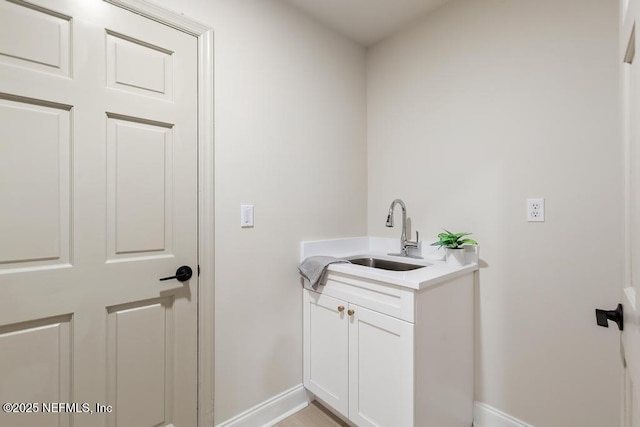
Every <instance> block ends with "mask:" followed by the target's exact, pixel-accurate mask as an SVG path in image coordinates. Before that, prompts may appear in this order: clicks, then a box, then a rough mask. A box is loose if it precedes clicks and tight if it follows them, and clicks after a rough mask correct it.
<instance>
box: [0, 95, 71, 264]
mask: <svg viewBox="0 0 640 427" xmlns="http://www.w3.org/2000/svg"><path fill="white" fill-rule="evenodd" d="M69 110H70V107H67V106H61V105H58V104H53V103H49V102H44V101H37V100H33V99H28V98H21V97H17V96H7V95H4V96H3V95H1V94H0V128H1V129H2V132H3V135H4V136H3V140H2V144H0V200H2V209H0V241H2V242H5V243H4V244H1V245H0V274H1V273H3V272H6V273H9V272H14V271H16V269H27V270H31V269H34V268H42V267H43V266H53V265H58V266H60V265H66V264H68V263H69V262H70V259H69V257H70V244H71V241H70V234H71V228H70V198H71V172H70V168H71V129H70V127H71V112H70V111H69Z"/></svg>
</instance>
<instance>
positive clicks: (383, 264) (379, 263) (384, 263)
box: [349, 258, 427, 271]
mask: <svg viewBox="0 0 640 427" xmlns="http://www.w3.org/2000/svg"><path fill="white" fill-rule="evenodd" d="M349 261H350V262H351V264H358V265H364V266H365V267H371V268H380V269H382V270H391V271H409V270H416V269H418V268H424V267H427V266H426V265H416V264H407V263H405V262H399V261H391V260H388V259H380V258H353V259H349Z"/></svg>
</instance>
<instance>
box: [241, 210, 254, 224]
mask: <svg viewBox="0 0 640 427" xmlns="http://www.w3.org/2000/svg"><path fill="white" fill-rule="evenodd" d="M240 227H243V228H249V227H253V205H240Z"/></svg>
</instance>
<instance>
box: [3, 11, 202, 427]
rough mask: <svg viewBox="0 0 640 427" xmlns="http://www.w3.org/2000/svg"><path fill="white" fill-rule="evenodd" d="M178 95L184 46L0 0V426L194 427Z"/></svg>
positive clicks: (115, 22) (187, 39)
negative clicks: (182, 276) (179, 272)
mask: <svg viewBox="0 0 640 427" xmlns="http://www.w3.org/2000/svg"><path fill="white" fill-rule="evenodd" d="M196 91H197V41H196V39H195V38H194V37H192V36H189V35H186V34H184V33H182V32H180V31H177V30H174V29H172V28H170V27H168V26H165V25H162V24H160V23H157V22H155V21H152V20H149V19H146V18H143V17H141V16H139V15H136V14H134V13H130V12H127V11H125V10H124V9H121V8H118V7H116V6H113V5H110V4H107V3H105V2H103V1H100V0H57V1H55V2H53V1H50V0H29V2H25V1H22V0H12V1H5V0H0V129H1V130H2V137H1V139H0V379H1V380H0V402H2V403H4V402H15V403H27V404H28V405H23V406H19V405H14V406H13V407H10V408H4V409H10V413H6V412H3V411H0V425H2V426H13V427H18V426H29V427H31V426H40V427H47V426H71V425H73V426H75V427H81V426H91V427H93V426H104V425H106V426H120V427H123V426H132V427H146V426H149V427H150V426H169V425H173V426H176V427H180V426H195V425H196V418H197V413H196V409H197V300H198V298H197V289H198V287H197V248H198V241H197V205H198V200H197V92H196ZM180 266H188V267H190V268H191V269H193V272H194V274H193V277H192V278H191V279H190V280H186V281H184V282H180V281H177V280H167V281H162V282H161V281H159V279H160V278H161V277H165V276H171V275H174V274H175V272H176V269H177V268H178V267H180ZM55 403H58V405H55ZM59 403H68V405H59ZM74 403H75V404H77V405H74ZM52 404H53V405H52ZM83 404H86V405H83ZM97 404H100V405H103V406H101V407H97V406H96V405H97ZM101 409H102V410H103V412H100V410H101ZM14 410H15V411H16V412H25V411H29V410H30V411H31V413H12V411H14ZM34 412H37V413H34Z"/></svg>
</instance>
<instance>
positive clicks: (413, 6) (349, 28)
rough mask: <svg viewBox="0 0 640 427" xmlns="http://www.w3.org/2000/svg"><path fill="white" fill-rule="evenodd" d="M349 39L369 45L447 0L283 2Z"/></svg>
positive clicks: (322, 0)
mask: <svg viewBox="0 0 640 427" xmlns="http://www.w3.org/2000/svg"><path fill="white" fill-rule="evenodd" d="M285 1H287V2H288V3H289V4H291V5H293V6H294V7H296V8H298V9H300V10H302V11H303V12H304V13H306V14H308V15H311V16H312V17H314V18H315V19H317V20H318V21H320V22H322V23H323V24H325V25H327V26H328V27H330V28H333V29H334V30H336V31H338V32H339V33H341V34H343V35H345V36H347V37H349V38H350V39H352V40H355V41H356V42H358V43H360V44H362V45H364V46H370V45H372V44H375V43H377V42H378V41H380V40H382V39H383V38H385V37H387V36H389V35H391V34H392V33H394V32H395V31H397V30H398V29H400V28H401V27H402V26H404V25H406V24H408V23H409V22H412V21H414V20H416V18H418V17H420V16H421V15H424V14H426V13H427V12H428V11H430V10H432V9H435V8H436V7H437V6H439V5H441V4H442V3H444V2H446V1H447V0H285Z"/></svg>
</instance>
